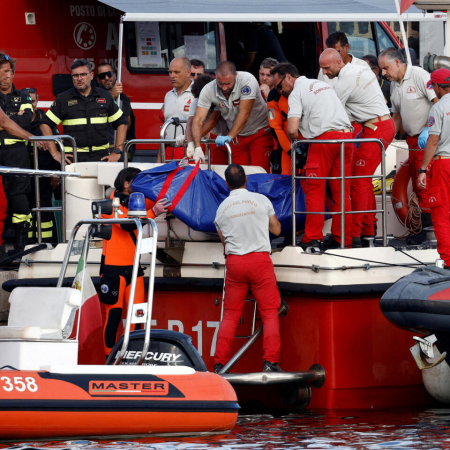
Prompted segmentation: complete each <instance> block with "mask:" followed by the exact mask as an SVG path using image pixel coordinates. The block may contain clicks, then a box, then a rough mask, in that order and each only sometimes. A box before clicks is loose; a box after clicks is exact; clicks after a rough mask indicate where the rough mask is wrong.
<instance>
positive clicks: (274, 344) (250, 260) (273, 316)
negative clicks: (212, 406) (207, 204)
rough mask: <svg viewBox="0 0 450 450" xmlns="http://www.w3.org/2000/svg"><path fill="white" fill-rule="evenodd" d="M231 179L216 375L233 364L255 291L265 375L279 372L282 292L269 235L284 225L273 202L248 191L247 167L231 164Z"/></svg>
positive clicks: (225, 205) (222, 215) (224, 209)
mask: <svg viewBox="0 0 450 450" xmlns="http://www.w3.org/2000/svg"><path fill="white" fill-rule="evenodd" d="M225 179H226V182H227V185H228V187H229V188H230V191H231V192H230V196H229V197H228V198H227V199H226V200H224V201H223V202H222V203H221V204H220V206H219V208H218V210H217V213H216V219H215V221H214V223H215V225H216V228H217V233H218V235H219V237H220V240H221V241H222V244H223V245H224V249H225V258H226V279H225V299H224V314H223V319H222V322H221V324H220V328H219V333H218V336H217V346H216V354H215V361H216V364H215V366H214V372H216V373H219V372H220V370H221V369H222V368H223V366H224V365H225V364H226V363H227V362H228V360H229V357H230V352H231V344H232V343H233V339H234V335H235V331H236V327H237V325H238V323H239V318H240V317H241V313H242V309H243V307H244V302H245V298H246V296H247V293H248V288H249V287H250V288H251V291H252V294H253V296H254V298H255V300H256V302H257V304H258V310H259V313H260V314H261V319H262V322H263V325H264V328H263V333H264V344H263V348H264V366H263V371H275V372H279V371H281V370H282V369H281V368H280V366H279V365H278V358H279V356H280V327H279V322H278V308H279V307H280V293H279V292H278V286H277V280H276V278H275V272H274V270H273V264H272V260H271V259H270V252H271V247H270V240H269V231H270V232H271V233H272V234H275V235H276V236H278V235H279V234H280V232H281V225H280V222H279V221H278V219H277V216H276V215H275V211H274V209H273V206H272V203H271V202H270V200H269V199H268V198H267V197H265V196H264V195H261V194H256V193H253V192H249V191H247V189H246V182H247V177H246V175H245V172H244V169H243V168H242V167H241V166H239V165H237V164H230V165H229V166H228V168H227V169H226V171H225Z"/></svg>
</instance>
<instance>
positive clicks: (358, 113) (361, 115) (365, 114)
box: [334, 64, 389, 123]
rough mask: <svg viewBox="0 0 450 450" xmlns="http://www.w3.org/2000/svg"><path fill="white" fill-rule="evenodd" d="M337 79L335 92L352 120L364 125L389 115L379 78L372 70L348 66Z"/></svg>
mask: <svg viewBox="0 0 450 450" xmlns="http://www.w3.org/2000/svg"><path fill="white" fill-rule="evenodd" d="M337 78H338V81H337V83H336V85H335V86H334V91H335V92H336V94H337V96H338V97H339V100H340V101H341V102H342V104H343V105H344V107H345V110H346V111H347V114H348V116H349V117H350V118H354V120H356V122H359V123H364V122H367V121H368V120H370V119H374V118H375V117H381V116H384V115H386V114H389V109H388V107H387V106H386V100H385V99H384V95H383V92H382V91H381V88H380V85H379V84H378V80H377V77H376V75H375V74H374V73H373V71H372V70H371V69H370V68H368V67H367V68H366V67H362V66H355V65H353V64H346V65H345V66H344V67H343V68H342V69H341V71H340V72H339V76H338V77H337Z"/></svg>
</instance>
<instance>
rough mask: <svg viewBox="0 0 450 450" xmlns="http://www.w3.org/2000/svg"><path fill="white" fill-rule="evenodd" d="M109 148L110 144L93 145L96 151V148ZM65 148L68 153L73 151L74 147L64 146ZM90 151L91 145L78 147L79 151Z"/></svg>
mask: <svg viewBox="0 0 450 450" xmlns="http://www.w3.org/2000/svg"><path fill="white" fill-rule="evenodd" d="M108 148H109V144H105V145H98V146H96V145H94V146H93V147H92V150H93V151H96V150H107V149H108ZM64 149H65V151H66V153H73V147H65V146H64ZM88 151H89V147H78V148H77V152H88Z"/></svg>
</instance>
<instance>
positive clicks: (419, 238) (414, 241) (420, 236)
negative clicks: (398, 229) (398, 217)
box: [406, 213, 433, 245]
mask: <svg viewBox="0 0 450 450" xmlns="http://www.w3.org/2000/svg"><path fill="white" fill-rule="evenodd" d="M420 216H421V219H422V231H421V232H420V233H417V234H414V235H412V236H410V237H409V238H408V239H407V241H406V244H407V245H420V244H422V243H424V242H425V241H426V240H427V233H426V231H425V228H427V227H431V226H432V225H433V222H432V221H431V214H430V213H421V214H420Z"/></svg>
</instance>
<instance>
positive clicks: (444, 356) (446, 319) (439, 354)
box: [380, 266, 450, 404]
mask: <svg viewBox="0 0 450 450" xmlns="http://www.w3.org/2000/svg"><path fill="white" fill-rule="evenodd" d="M380 308H381V311H382V313H383V314H384V316H385V317H386V318H387V319H388V320H389V322H391V323H393V324H394V325H395V326H397V327H399V328H402V329H404V330H408V331H412V332H414V333H421V334H422V336H414V337H413V339H414V341H415V345H414V346H413V347H411V349H410V350H411V353H412V356H413V358H414V361H415V362H416V364H417V367H418V368H419V369H420V370H421V371H422V379H423V382H424V385H425V388H426V389H427V391H428V393H429V394H430V395H431V396H432V397H434V398H435V399H436V400H439V401H440V402H442V403H448V404H450V271H449V270H446V269H442V268H439V267H436V266H427V267H425V268H420V269H416V270H415V271H414V272H412V273H411V274H410V275H407V276H405V277H403V278H401V279H400V280H398V281H397V282H396V283H395V284H394V285H393V286H391V287H390V288H389V289H388V290H387V291H386V292H385V294H384V295H383V297H382V298H381V301H380Z"/></svg>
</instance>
